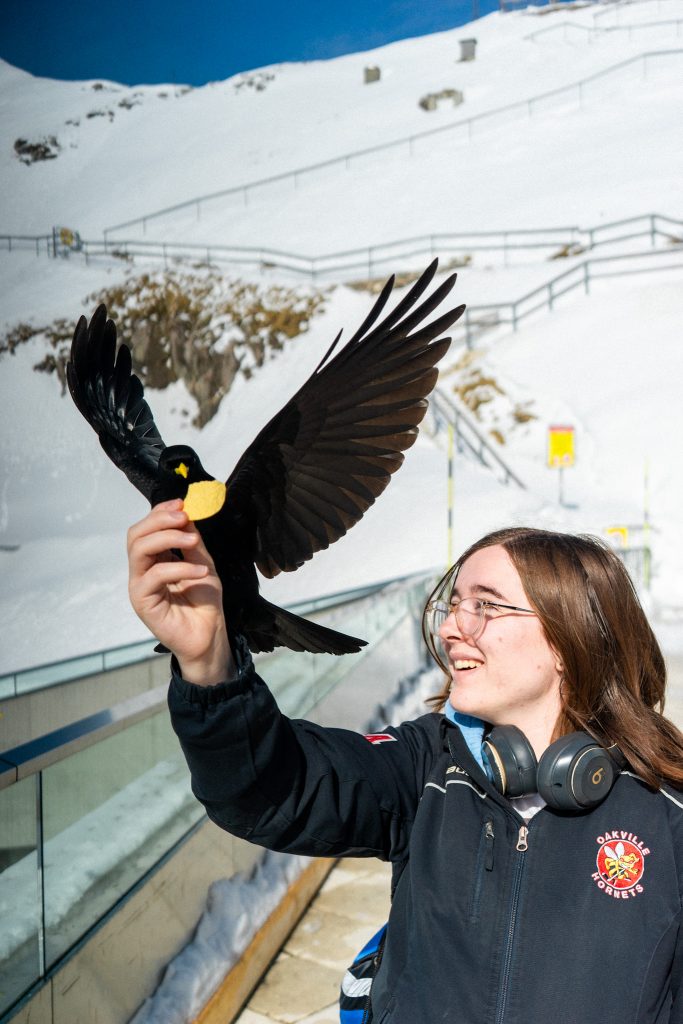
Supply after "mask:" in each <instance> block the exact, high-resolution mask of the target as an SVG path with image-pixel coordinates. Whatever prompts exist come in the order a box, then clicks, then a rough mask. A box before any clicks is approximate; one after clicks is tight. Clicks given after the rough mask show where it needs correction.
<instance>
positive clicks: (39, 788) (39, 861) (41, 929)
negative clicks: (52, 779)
mask: <svg viewBox="0 0 683 1024" xmlns="http://www.w3.org/2000/svg"><path fill="white" fill-rule="evenodd" d="M43 821H44V816H43V773H42V772H37V773H36V868H37V876H38V877H37V881H38V899H39V901H40V923H39V925H38V961H39V970H40V973H41V976H42V977H44V976H45V974H46V973H47V951H46V949H45V945H46V943H45V938H46V933H47V922H46V920H45V859H44V849H43V846H44V841H45V836H44V834H43Z"/></svg>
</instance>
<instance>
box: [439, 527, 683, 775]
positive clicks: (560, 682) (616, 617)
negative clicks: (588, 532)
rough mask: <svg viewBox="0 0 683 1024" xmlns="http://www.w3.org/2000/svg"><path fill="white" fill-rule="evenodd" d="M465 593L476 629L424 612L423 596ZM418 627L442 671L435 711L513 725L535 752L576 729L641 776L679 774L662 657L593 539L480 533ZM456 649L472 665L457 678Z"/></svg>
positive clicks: (681, 747)
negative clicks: (612, 749) (474, 605)
mask: <svg viewBox="0 0 683 1024" xmlns="http://www.w3.org/2000/svg"><path fill="white" fill-rule="evenodd" d="M475 595H476V596H477V598H478V600H479V602H480V613H479V614H480V617H481V625H478V628H477V629H476V630H472V628H471V627H468V624H467V621H466V617H467V616H466V615H463V614H462V613H461V614H460V615H458V614H457V611H456V613H455V614H452V615H449V616H448V617H447V618H446V619H445V621H442V622H441V623H437V622H436V621H435V618H434V612H433V609H434V607H435V605H439V604H442V603H444V602H446V603H450V604H451V605H453V603H454V598H455V599H456V601H455V603H456V605H457V599H458V598H462V597H468V598H473V597H474V596H475ZM488 595H490V597H491V600H487V596H488ZM498 599H500V601H504V602H506V603H507V602H509V603H510V604H513V605H519V606H522V607H524V608H530V609H531V611H532V612H533V615H534V617H533V618H532V617H531V616H529V615H528V614H524V613H523V611H522V607H518V608H516V609H504V608H501V607H500V605H499V604H498ZM437 614H438V613H437ZM477 621H478V622H479V620H477ZM423 634H424V637H425V640H426V643H427V646H428V648H429V650H430V653H431V654H432V656H433V657H434V658H435V660H436V661H437V663H438V664H439V665H440V667H441V668H442V669H443V670H444V672H445V673H446V676H447V679H446V682H445V684H444V688H443V690H442V692H441V693H440V694H438V695H437V696H436V697H435V698H433V700H432V704H433V705H434V706H435V707H436V708H437V709H438V710H441V709H442V708H443V707H444V705H445V704H446V702H449V703H450V704H451V705H452V706H453V708H455V710H456V711H461V712H464V713H467V714H470V715H476V716H477V717H479V718H482V719H484V720H485V721H487V722H491V723H492V724H497V723H500V722H505V723H506V724H509V725H516V726H518V727H519V728H520V729H522V730H523V731H524V732H525V733H526V735H527V736H528V738H529V739H530V740H531V743H532V746H533V747H534V749H535V750H536V752H537V754H538V753H541V752H542V751H543V750H544V749H545V748H546V747H547V746H548V744H549V743H550V742H551V740H556V739H558V738H559V737H561V736H563V735H566V734H568V733H571V732H572V731H574V730H584V731H586V732H588V733H590V735H592V736H594V737H595V738H596V739H599V740H600V741H601V742H602V743H604V745H605V746H610V745H612V744H616V745H617V746H618V747H619V749H620V750H621V751H622V753H623V754H624V755H625V756H626V758H627V759H628V761H629V763H630V764H631V765H632V766H633V767H634V768H635V769H636V770H637V772H638V774H639V775H640V777H641V778H643V779H645V780H646V781H647V782H648V783H649V784H650V785H652V786H655V785H656V784H657V779H668V780H669V781H670V782H673V783H674V784H676V785H681V784H682V783H683V763H682V755H683V739H682V737H681V734H680V733H679V732H678V730H677V729H676V728H675V726H673V725H672V724H671V723H670V722H669V721H668V720H667V719H666V718H664V716H663V715H662V714H661V711H662V709H663V705H664V690H665V684H666V670H665V665H664V659H663V657H662V654H661V651H660V649H659V645H658V643H657V640H656V638H655V636H654V634H653V632H652V629H651V628H650V625H649V623H648V621H647V618H646V616H645V613H644V612H643V609H642V607H641V605H640V602H639V601H638V597H637V594H636V592H635V590H634V588H633V584H632V582H631V579H630V577H629V576H628V573H627V572H626V569H625V568H624V566H623V563H622V562H621V560H620V559H619V557H618V556H617V555H616V554H615V553H614V552H613V551H612V550H611V549H610V548H608V547H607V546H606V545H604V544H602V543H601V542H599V541H598V540H596V539H594V538H590V537H577V536H571V535H568V534H559V533H551V532H547V531H544V530H534V529H529V528H524V527H519V528H511V529H506V530H500V531H497V532H495V533H492V534H489V535H487V536H486V537H483V538H482V539H481V540H479V541H477V542H476V543H475V544H473V545H472V547H471V548H469V549H468V550H467V551H466V552H465V553H464V554H463V555H462V556H461V558H460V559H458V561H457V562H456V563H455V565H454V566H453V567H452V568H451V569H450V570H449V572H447V573H446V575H445V576H444V577H443V578H442V579H441V580H440V581H439V583H438V584H437V586H436V587H435V589H434V592H433V593H432V595H431V597H430V600H429V602H428V604H427V609H426V611H425V616H424V619H423ZM467 658H469V659H474V660H475V661H476V662H477V669H476V670H475V671H472V670H470V675H467V676H466V675H465V671H463V670H462V669H461V668H460V667H459V665H460V662H461V661H462V660H463V659H467ZM536 685H538V686H539V687H540V690H539V691H538V693H537V697H538V700H537V699H535V698H534V697H533V694H534V686H536Z"/></svg>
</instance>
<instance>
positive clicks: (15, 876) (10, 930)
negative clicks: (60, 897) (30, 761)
mask: <svg viewBox="0 0 683 1024" xmlns="http://www.w3.org/2000/svg"><path fill="white" fill-rule="evenodd" d="M38 785H39V776H37V775H33V776H31V777H30V778H28V779H22V780H21V782H16V783H15V784H14V785H13V786H9V787H8V788H7V789H3V790H0V1014H2V1013H3V1012H4V1011H5V1010H6V1009H7V1008H8V1007H9V1006H11V1005H12V1003H13V1002H14V1001H15V1000H16V999H18V998H19V996H21V995H22V994H23V993H24V992H25V991H26V990H27V989H28V988H29V987H30V986H31V985H32V984H33V983H34V982H35V981H36V980H37V979H38V978H39V977H40V975H41V972H42V963H41V960H42V958H41V929H40V917H41V914H40V872H39V869H38V850H37V847H38V842H37V825H36V822H37V808H36V803H37V801H36V794H37V787H38Z"/></svg>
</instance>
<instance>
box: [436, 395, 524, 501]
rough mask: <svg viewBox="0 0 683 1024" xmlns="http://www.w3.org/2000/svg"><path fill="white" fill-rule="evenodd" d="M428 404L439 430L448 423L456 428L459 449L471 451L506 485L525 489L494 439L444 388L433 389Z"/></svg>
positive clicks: (475, 457) (474, 456) (456, 440)
mask: <svg viewBox="0 0 683 1024" xmlns="http://www.w3.org/2000/svg"><path fill="white" fill-rule="evenodd" d="M429 407H430V411H431V414H432V419H433V420H434V423H435V427H436V430H437V432H441V431H442V430H444V429H445V428H446V427H448V426H452V427H453V433H454V438H455V445H456V448H457V450H458V451H459V452H467V453H469V454H470V455H471V456H472V457H473V458H474V459H475V460H476V461H477V462H478V463H479V465H480V466H483V467H484V468H485V469H488V470H490V471H491V472H492V473H493V474H494V475H495V476H496V477H497V479H498V480H500V482H501V483H503V484H506V485H507V484H510V483H513V484H516V485H517V487H520V488H521V489H522V490H523V491H525V490H526V484H524V483H522V481H521V480H520V478H519V477H518V476H517V474H516V473H513V471H512V470H511V469H510V467H509V466H508V465H507V463H506V462H505V460H504V459H502V458H501V456H500V455H499V454H498V452H497V451H496V449H495V448H494V447H493V445H492V444H491V442H490V441H488V440H487V439H486V437H484V435H483V434H482V433H481V432H480V431H479V429H478V428H477V427H476V426H475V424H474V422H473V421H472V420H471V419H470V417H469V416H468V415H467V414H466V413H464V412H463V410H462V409H460V408H458V406H457V405H456V403H455V402H454V401H453V399H451V398H450V397H449V396H448V395H446V394H445V393H444V391H443V390H442V389H441V388H436V389H435V390H434V391H433V392H432V394H431V396H430V399H429Z"/></svg>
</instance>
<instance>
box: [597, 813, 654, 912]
mask: <svg viewBox="0 0 683 1024" xmlns="http://www.w3.org/2000/svg"><path fill="white" fill-rule="evenodd" d="M596 842H597V843H598V845H599V847H600V849H599V850H598V855H597V857H596V861H595V863H596V867H597V869H598V870H597V871H594V872H593V881H594V882H595V884H596V885H597V887H598V889H601V890H602V891H603V892H604V893H605V894H606V895H607V896H612V897H613V898H614V899H617V900H626V899H630V898H632V897H634V896H638V895H640V893H642V892H643V886H642V885H641V884H640V883H641V881H642V878H643V874H644V871H645V857H646V856H647V855H648V854H649V852H650V850H649V847H647V846H646V845H645V843H644V842H643V841H642V840H641V839H639V838H638V836H637V835H635V834H634V833H633V832H626V831H623V830H621V829H620V830H616V831H612V832H605V834H604V835H601V836H597V837H596Z"/></svg>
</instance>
